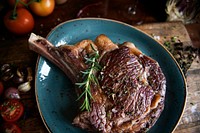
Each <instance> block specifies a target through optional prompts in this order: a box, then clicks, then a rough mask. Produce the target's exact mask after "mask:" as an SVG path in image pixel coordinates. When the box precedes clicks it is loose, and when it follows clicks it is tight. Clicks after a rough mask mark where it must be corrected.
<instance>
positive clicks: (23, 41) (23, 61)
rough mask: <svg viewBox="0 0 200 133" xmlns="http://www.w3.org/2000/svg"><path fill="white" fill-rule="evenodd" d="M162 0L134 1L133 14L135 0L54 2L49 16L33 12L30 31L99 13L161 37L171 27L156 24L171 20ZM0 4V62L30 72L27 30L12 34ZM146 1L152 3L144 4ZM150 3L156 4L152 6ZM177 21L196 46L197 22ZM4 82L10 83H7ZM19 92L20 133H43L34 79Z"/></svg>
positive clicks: (32, 60) (193, 127)
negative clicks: (132, 11) (130, 9)
mask: <svg viewBox="0 0 200 133" xmlns="http://www.w3.org/2000/svg"><path fill="white" fill-rule="evenodd" d="M101 2H102V3H101ZM94 3H95V4H96V5H97V6H95V7H92V8H90V9H88V10H85V12H84V13H82V14H79V11H80V10H81V9H82V8H83V7H85V6H86V5H90V4H94ZM164 3H165V2H164V0H161V1H158V0H156V1H155V3H154V4H152V3H149V2H148V1H147V0H146V1H145V0H144V1H143V3H142V4H140V3H139V4H138V5H137V8H136V9H137V10H136V14H135V15H134V14H132V13H131V12H130V11H128V9H129V8H130V7H133V5H134V4H135V2H134V1H131V0H128V1H126V2H124V1H122V0H115V1H114V0H109V1H108V0H103V1H100V0H96V1H94V0H85V1H83V0H68V1H67V2H66V3H65V4H62V5H56V7H55V10H54V12H53V13H52V14H51V15H50V16H47V17H38V16H35V15H34V19H35V27H34V29H33V32H34V33H36V34H39V35H41V36H44V37H45V36H47V34H48V33H49V32H50V31H51V29H52V28H54V27H55V26H56V25H58V24H60V23H61V22H64V21H67V20H71V19H75V18H77V17H103V18H109V19H114V20H118V21H122V22H125V23H128V24H131V25H133V26H136V27H138V28H140V29H141V30H143V31H145V32H147V33H148V32H149V33H148V34H151V33H154V32H156V34H157V35H159V36H161V37H163V36H162V34H158V33H166V34H168V35H169V33H170V32H171V31H170V30H169V29H168V28H165V29H163V28H159V27H161V26H163V24H164V25H165V26H166V27H171V26H172V24H171V23H166V22H164V21H165V19H166V14H165V13H164V8H163V6H164ZM0 4H1V5H0V65H2V64H5V63H11V64H15V65H17V66H23V67H31V68H32V70H33V72H34V71H35V66H36V61H37V57H38V55H37V54H36V53H34V52H32V51H30V50H29V49H28V38H29V35H30V34H26V35H23V36H16V35H13V34H12V33H10V32H8V31H7V30H6V29H5V27H4V24H3V16H4V15H5V13H6V12H7V10H8V7H7V4H6V2H5V1H4V0H3V1H1V3H0ZM148 4H152V5H151V6H145V5H148ZM158 5H159V6H158ZM160 5H161V6H160ZM154 7H159V8H157V9H155V8H154ZM138 24H140V25H138ZM166 24H167V25H166ZM176 24H177V23H176ZM178 25H179V23H178ZM181 25H182V26H183V27H184V28H186V29H187V30H185V31H184V32H185V33H187V37H188V38H183V39H185V40H186V41H187V39H189V40H190V39H191V40H190V41H191V45H193V46H194V47H200V24H189V25H183V24H182V23H181ZM153 29H154V30H153ZM177 33H179V34H181V33H182V32H179V31H177ZM198 66H199V65H198V64H194V67H193V68H192V69H193V70H198V72H199V70H200V69H199V68H198ZM33 76H34V75H33ZM196 78H199V75H196ZM189 82H190V83H189V84H192V83H193V81H192V80H189ZM195 83H196V82H195ZM195 85H196V84H195ZM6 86H10V85H9V84H7V85H6ZM193 86H194V85H193ZM193 89H194V91H197V92H198V91H199V89H200V88H199V86H198V85H196V86H194V88H193ZM20 96H21V101H22V102H23V103H24V105H25V114H24V116H23V117H22V118H21V119H20V120H19V121H18V122H17V124H18V125H19V126H20V127H21V128H22V131H23V132H24V133H47V132H48V131H47V130H46V128H45V126H44V124H43V122H42V119H41V117H40V114H39V110H38V107H37V104H36V99H35V90H34V81H32V89H31V90H30V91H29V92H27V93H20ZM197 100H199V99H198V98H196V99H193V102H196V103H198V101H197ZM197 105H198V107H196V110H195V114H194V115H196V114H198V115H197V116H198V117H199V114H200V109H199V108H200V107H199V104H197ZM189 113H191V112H188V114H189ZM186 115H187V114H186ZM186 115H185V116H186ZM191 116H192V115H191ZM188 119H189V118H188ZM199 121H200V119H198V118H197V119H194V121H191V122H189V124H188V123H184V122H182V126H179V127H178V128H177V130H176V132H193V133H197V132H200V126H199ZM0 122H1V123H2V121H0ZM184 124H185V125H186V124H187V125H188V126H185V125H184ZM183 125H184V126H183Z"/></svg>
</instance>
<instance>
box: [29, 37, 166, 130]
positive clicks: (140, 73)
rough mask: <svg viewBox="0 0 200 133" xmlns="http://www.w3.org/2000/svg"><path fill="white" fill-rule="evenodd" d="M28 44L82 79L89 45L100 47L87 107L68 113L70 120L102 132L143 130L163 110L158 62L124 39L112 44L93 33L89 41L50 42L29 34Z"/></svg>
mask: <svg viewBox="0 0 200 133" xmlns="http://www.w3.org/2000/svg"><path fill="white" fill-rule="evenodd" d="M29 44H30V45H29V47H30V49H31V50H33V51H35V52H37V53H39V54H41V55H42V56H44V57H46V58H47V59H49V60H50V61H52V62H53V63H54V64H55V65H57V66H58V67H59V68H60V69H62V70H63V71H64V72H65V74H66V75H67V76H68V77H69V78H70V79H71V81H72V82H73V83H76V82H80V81H81V80H83V79H82V76H81V73H80V71H83V70H85V69H87V67H88V66H87V64H85V58H84V57H85V56H87V55H89V54H91V53H93V52H94V50H93V49H92V48H91V44H92V45H93V46H94V47H95V49H97V50H98V51H99V52H100V59H99V64H100V65H101V66H102V69H101V70H100V71H99V72H97V73H96V77H98V81H99V85H98V86H97V85H91V94H92V97H93V98H92V99H91V101H90V106H91V109H90V111H82V112H80V113H79V114H78V115H77V116H76V117H75V118H74V121H73V124H74V125H76V126H78V127H81V128H83V129H86V130H88V131H92V132H104V133H122V132H125V133H126V132H127V133H129V132H131V133H134V132H145V131H146V130H148V129H149V128H150V127H152V126H153V125H154V123H155V122H156V120H157V119H158V118H159V116H160V114H161V112H162V111H163V109H164V98H165V91H166V79H165V76H164V74H163V73H162V70H161V68H160V66H159V64H158V63H157V62H156V61H155V60H153V59H152V58H150V57H148V56H146V55H144V54H143V53H142V52H141V51H140V50H138V49H137V48H136V47H135V46H134V44H132V43H130V42H125V43H124V44H122V45H116V44H114V43H113V42H112V41H111V40H110V39H109V38H108V37H107V36H105V35H99V36H98V37H97V38H96V39H95V41H94V42H93V41H92V40H83V41H81V42H79V43H77V44H75V45H63V46H60V47H54V46H53V45H52V44H51V43H50V42H48V41H47V40H46V39H44V38H42V37H39V36H36V35H34V34H32V35H31V37H30V38H29ZM79 90H80V89H79ZM77 93H81V92H79V91H77Z"/></svg>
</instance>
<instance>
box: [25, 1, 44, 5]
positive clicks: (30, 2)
mask: <svg viewBox="0 0 200 133" xmlns="http://www.w3.org/2000/svg"><path fill="white" fill-rule="evenodd" d="M40 1H41V0H30V1H29V2H28V3H27V6H28V5H30V4H32V3H33V2H40Z"/></svg>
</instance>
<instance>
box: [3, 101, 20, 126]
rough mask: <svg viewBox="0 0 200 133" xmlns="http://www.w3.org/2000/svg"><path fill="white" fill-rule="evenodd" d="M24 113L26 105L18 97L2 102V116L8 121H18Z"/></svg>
mask: <svg viewBox="0 0 200 133" xmlns="http://www.w3.org/2000/svg"><path fill="white" fill-rule="evenodd" d="M23 113H24V106H23V104H22V103H21V102H20V101H19V100H17V99H9V100H7V101H4V102H3V103H2V104H1V116H2V118H3V119H4V120H5V121H7V122H15V121H17V120H18V119H19V118H20V117H21V116H22V115H23Z"/></svg>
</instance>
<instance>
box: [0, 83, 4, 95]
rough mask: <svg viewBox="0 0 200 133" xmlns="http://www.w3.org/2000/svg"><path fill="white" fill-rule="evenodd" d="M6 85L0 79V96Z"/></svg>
mask: <svg viewBox="0 0 200 133" xmlns="http://www.w3.org/2000/svg"><path fill="white" fill-rule="evenodd" d="M3 90H4V87H3V83H2V82H1V81H0V96H1V94H2V93H3Z"/></svg>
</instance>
